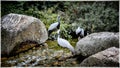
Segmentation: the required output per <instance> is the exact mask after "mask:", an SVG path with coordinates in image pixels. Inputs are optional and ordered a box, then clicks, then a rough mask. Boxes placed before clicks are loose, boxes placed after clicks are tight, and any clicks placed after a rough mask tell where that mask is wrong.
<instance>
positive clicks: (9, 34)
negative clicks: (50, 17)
mask: <svg viewBox="0 0 120 68" xmlns="http://www.w3.org/2000/svg"><path fill="white" fill-rule="evenodd" d="M1 30H2V31H1V32H2V33H1V54H8V55H9V53H10V52H11V51H12V50H13V48H14V47H15V46H17V44H19V43H21V42H25V41H28V40H29V41H35V42H37V43H39V44H41V43H43V42H45V41H46V40H47V39H48V34H47V30H46V28H45V25H44V24H43V23H42V22H41V21H40V20H39V19H37V18H35V17H31V16H27V15H21V14H13V13H11V14H8V15H5V16H3V17H2V19H1Z"/></svg>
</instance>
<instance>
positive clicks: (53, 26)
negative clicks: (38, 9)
mask: <svg viewBox="0 0 120 68" xmlns="http://www.w3.org/2000/svg"><path fill="white" fill-rule="evenodd" d="M57 25H58V22H56V23H53V24H51V25H50V27H49V29H48V30H54V29H56V28H57Z"/></svg>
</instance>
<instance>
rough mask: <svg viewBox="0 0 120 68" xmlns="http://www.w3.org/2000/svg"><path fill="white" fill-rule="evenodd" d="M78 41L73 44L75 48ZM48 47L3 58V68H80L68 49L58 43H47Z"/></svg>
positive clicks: (40, 47)
mask: <svg viewBox="0 0 120 68" xmlns="http://www.w3.org/2000/svg"><path fill="white" fill-rule="evenodd" d="M75 42H76V40H75V41H74V42H71V44H72V45H74V46H75V44H76V43H75ZM46 43H47V44H48V46H39V47H34V48H32V49H30V50H28V51H26V52H24V53H20V54H18V55H15V56H12V57H9V58H6V57H2V58H1V66H2V67H11V66H15V67H36V66H41V67H51V66H64V67H65V66H67V67H68V66H78V65H79V63H78V62H77V61H76V58H68V57H70V56H72V54H71V52H70V51H69V50H68V49H65V48H61V47H59V46H58V45H57V42H56V41H50V40H48V41H46Z"/></svg>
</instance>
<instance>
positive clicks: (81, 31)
mask: <svg viewBox="0 0 120 68" xmlns="http://www.w3.org/2000/svg"><path fill="white" fill-rule="evenodd" d="M76 35H77V36H78V37H80V38H83V37H84V29H83V28H80V27H78V28H77V29H76Z"/></svg>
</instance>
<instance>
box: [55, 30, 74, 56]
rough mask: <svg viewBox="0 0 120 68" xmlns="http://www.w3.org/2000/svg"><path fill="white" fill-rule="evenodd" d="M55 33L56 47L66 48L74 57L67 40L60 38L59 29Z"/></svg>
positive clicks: (71, 47) (72, 48)
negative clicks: (56, 34)
mask: <svg viewBox="0 0 120 68" xmlns="http://www.w3.org/2000/svg"><path fill="white" fill-rule="evenodd" d="M57 33H58V37H57V42H58V45H59V46H61V47H65V48H68V49H69V50H70V51H71V52H72V54H73V55H74V54H75V51H74V47H73V46H72V45H71V44H70V43H69V42H68V41H67V40H65V39H63V38H60V29H59V30H58V31H57Z"/></svg>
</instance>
